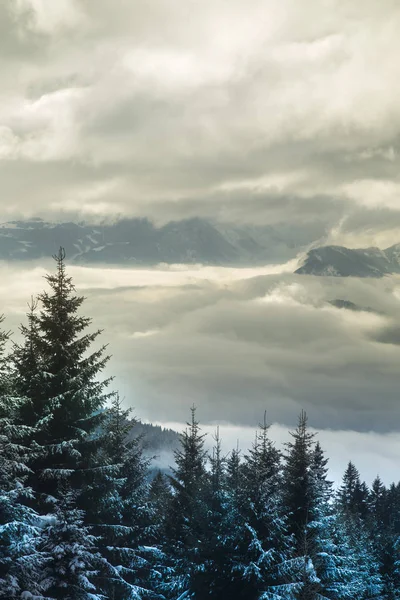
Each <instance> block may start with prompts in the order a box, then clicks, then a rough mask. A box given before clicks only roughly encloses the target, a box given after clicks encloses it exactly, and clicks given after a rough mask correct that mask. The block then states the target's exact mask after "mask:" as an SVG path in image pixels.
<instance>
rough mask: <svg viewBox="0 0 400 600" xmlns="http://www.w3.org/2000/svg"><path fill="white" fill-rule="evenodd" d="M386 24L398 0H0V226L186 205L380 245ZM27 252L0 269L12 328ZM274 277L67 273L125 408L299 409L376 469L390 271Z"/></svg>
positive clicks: (327, 238) (388, 127)
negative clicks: (370, 275)
mask: <svg viewBox="0 0 400 600" xmlns="http://www.w3.org/2000/svg"><path fill="white" fill-rule="evenodd" d="M399 30H400V5H399V3H398V1H397V0H381V1H380V2H376V1H375V0H363V1H362V2H361V0H353V1H352V2H348V0H302V2H298V0H251V1H250V2H243V0H214V1H213V2H209V3H205V2H201V1H200V0H186V1H185V2H182V1H181V0H135V2H132V0H117V1H115V2H110V1H109V0H57V2H49V1H46V0H6V1H4V2H1V3H0V72H1V78H0V184H1V199H0V221H3V222H5V221H9V220H11V219H16V218H29V217H42V218H45V219H50V220H56V221H63V220H64V221H65V220H67V219H68V220H69V219H72V220H85V221H88V222H102V221H103V220H110V219H111V220H114V219H117V218H122V217H127V216H141V217H148V218H150V219H152V220H153V221H154V222H155V223H157V224H162V223H165V222H168V221H169V220H172V219H177V220H179V219H184V218H187V217H191V216H199V217H204V218H208V219H211V220H216V221H219V222H224V223H238V224H247V223H251V224H266V225H271V226H278V225H279V226H282V224H284V225H285V226H287V227H289V228H290V227H292V228H293V230H295V229H296V228H299V227H300V228H301V230H302V231H303V232H304V231H309V239H310V241H313V239H314V238H313V236H314V237H315V235H316V233H315V232H318V240H319V241H321V240H322V241H323V243H332V244H343V245H345V246H348V247H367V246H371V245H374V246H379V247H381V248H386V247H388V246H390V245H392V244H395V243H399V242H400V200H399V197H398V196H399V190H400V179H399V173H400V168H399V167H400V164H399V163H400V157H399V149H400V142H399V140H400V103H399V101H398V98H399V96H400V61H399V60H398V56H399V53H400V38H399V36H398V31H399ZM306 237H307V236H306ZM318 240H314V241H315V242H317V241H318ZM46 266H48V265H38V264H36V265H19V266H16V265H13V264H5V263H1V264H0V275H1V280H0V301H1V303H2V306H3V309H2V312H4V313H5V315H6V317H7V322H8V323H9V325H10V328H11V329H12V331H14V332H15V335H16V336H18V323H19V322H20V321H21V320H22V319H23V318H24V312H25V311H26V301H27V299H29V297H30V295H31V294H32V293H37V292H38V291H40V290H41V289H42V288H43V279H42V276H43V274H44V269H45V268H46ZM293 271H294V262H290V263H287V264H282V265H275V266H272V265H266V266H265V267H262V268H258V269H250V268H249V269H247V270H244V269H238V268H234V267H232V268H229V269H222V268H213V267H203V266H201V265H199V266H195V267H193V266H191V267H188V266H184V265H181V266H175V267H170V268H166V267H163V268H161V267H160V268H154V269H147V270H146V269H144V270H143V269H142V270H140V271H138V270H134V269H127V268H122V266H121V268H120V269H117V268H114V269H109V270H105V269H102V270H101V269H94V268H93V269H90V268H83V267H76V266H75V267H71V272H72V274H73V276H74V279H76V283H77V287H78V289H79V291H81V292H82V293H84V294H85V295H86V296H87V301H86V304H85V308H86V311H87V314H89V315H90V316H93V318H94V322H95V324H96V325H98V326H100V327H102V328H104V334H103V336H104V338H105V341H106V342H107V343H109V344H110V351H111V353H112V354H113V358H112V361H110V371H112V373H113V374H115V375H116V381H117V382H118V387H119V388H120V389H121V392H122V394H123V395H124V397H125V398H126V402H127V403H128V404H130V405H132V406H134V407H135V410H136V411H137V413H138V415H139V416H140V417H142V418H144V419H148V420H153V421H158V422H160V421H161V422H183V421H185V419H186V417H187V414H186V413H187V411H188V407H189V406H190V405H191V404H192V403H193V402H195V403H196V404H197V405H198V406H199V411H200V415H199V416H200V417H201V418H202V419H203V421H204V423H205V424H207V426H212V424H213V422H214V421H215V422H216V421H219V422H228V423H230V424H231V425H232V426H233V427H242V428H244V429H243V430H244V431H248V429H247V428H251V427H252V426H254V425H256V424H257V423H258V422H259V421H260V418H261V417H262V415H263V412H264V409H265V408H266V409H267V411H268V415H269V419H270V421H271V422H273V423H277V424H280V425H281V426H282V427H286V426H293V425H294V424H295V421H296V415H297V414H298V413H299V411H300V410H301V409H302V408H304V409H306V410H307V411H308V413H309V415H310V421H311V423H312V425H313V426H315V427H316V428H319V429H321V430H322V431H324V432H325V434H324V435H325V438H326V439H327V440H328V439H330V438H329V435H330V434H329V432H333V433H332V435H337V436H338V435H339V434H340V432H348V434H347V433H346V434H340V435H341V438H340V439H342V440H347V441H346V443H344V442H343V443H344V446H343V451H342V454H341V455H342V456H343V462H344V460H345V457H347V456H348V458H351V455H350V454H351V449H352V447H355V445H356V446H357V452H358V453H359V455H360V456H364V459H363V464H364V465H365V468H366V469H367V467H368V464H370V463H371V461H370V458H369V457H370V448H371V444H372V442H371V439H372V438H371V437H370V436H375V437H373V439H374V440H375V442H374V443H373V444H372V447H373V448H374V456H375V457H376V461H375V462H376V465H378V464H379V462H382V461H383V462H384V461H386V462H385V464H387V465H389V466H387V470H389V469H391V468H392V463H391V462H390V461H391V460H392V459H391V458H390V461H389V463H390V464H389V463H387V460H389V459H388V458H387V457H388V456H390V457H392V456H393V454H394V452H395V449H397V445H396V444H398V440H397V437H396V436H397V433H398V432H400V403H399V388H400V386H399V368H398V366H399V364H400V351H399V348H400V314H399V301H400V279H399V278H397V277H390V278H384V279H382V280H379V281H378V280H358V279H348V280H343V279H340V278H339V279H337V280H332V279H331V278H315V277H306V276H302V277H301V276H296V275H293ZM336 299H345V300H349V301H351V302H354V303H355V304H356V305H357V306H359V307H361V309H363V310H359V311H349V310H344V309H339V308H336V307H335V306H333V305H332V304H331V301H332V300H336ZM246 435H247V434H246ZM351 435H353V437H351ZM349 436H350V437H349ZM393 436H394V437H393ZM325 438H324V439H325ZM335 439H339V438H338V437H337V438H335ZM349 440H350V441H349ZM351 440H353V441H351ZM376 440H378V441H376ZM394 440H396V441H394ZM352 444H353V446H352ZM335 447H336V448H338V447H340V444H339V443H338V444H336V446H335ZM353 449H354V448H353ZM362 449H364V450H362ZM340 464H341V463H340ZM376 465H375V463H374V464H372V466H371V467H370V469H371V473H372V471H377V470H379V469H378V468H377V469H375V466H376ZM368 475H370V472H369V471H368ZM397 478H398V479H400V470H399V473H398V476H397Z"/></svg>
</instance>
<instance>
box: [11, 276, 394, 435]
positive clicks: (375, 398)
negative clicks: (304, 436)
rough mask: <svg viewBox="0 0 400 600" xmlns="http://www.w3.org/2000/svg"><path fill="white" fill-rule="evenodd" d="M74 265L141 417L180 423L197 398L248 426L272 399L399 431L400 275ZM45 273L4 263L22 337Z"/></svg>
mask: <svg viewBox="0 0 400 600" xmlns="http://www.w3.org/2000/svg"><path fill="white" fill-rule="evenodd" d="M45 266H46V265H45ZM70 272H71V273H72V275H73V277H74V281H75V283H76V285H77V287H78V290H79V292H81V293H83V294H84V295H85V296H87V301H86V303H85V309H84V312H85V314H87V315H90V316H92V317H93V318H94V324H93V325H94V327H96V328H97V327H100V328H102V329H104V334H103V336H102V341H103V342H105V343H109V349H110V352H111V353H112V354H113V359H112V361H111V362H110V364H109V366H108V374H110V375H116V387H117V388H118V389H120V391H121V394H122V395H123V396H125V397H126V400H127V402H128V403H129V404H130V405H132V406H135V408H136V410H137V412H138V414H139V415H140V416H141V417H142V418H148V419H151V420H154V419H156V420H164V421H166V420H176V421H182V420H185V418H186V413H187V410H188V407H189V406H191V404H192V403H193V402H194V403H196V404H197V405H198V406H199V408H201V413H202V420H203V422H205V423H207V422H211V421H215V420H217V421H227V420H228V421H230V422H231V423H233V424H237V425H241V426H244V425H248V426H250V425H253V424H254V423H255V422H258V421H259V419H260V415H262V414H263V413H264V410H265V409H267V411H268V414H269V418H270V420H271V421H273V422H278V423H283V424H285V425H286V426H293V424H294V423H295V421H296V418H297V415H298V413H299V412H300V410H301V409H302V408H304V409H306V410H307V411H308V412H309V414H310V418H311V419H312V422H313V424H314V425H315V426H316V427H317V428H324V429H326V428H331V429H353V430H358V431H360V432H366V431H369V430H374V431H376V432H384V431H393V430H397V426H396V423H398V422H399V420H400V410H399V404H398V364H399V360H400V345H399V340H398V338H399V336H398V329H399V326H400V325H399V312H398V302H399V294H400V280H399V278H397V277H392V278H384V279H382V280H356V279H344V280H342V279H332V278H326V279H325V278H313V277H307V276H297V275H293V274H291V273H288V272H287V265H283V266H281V267H278V266H274V267H271V268H259V269H224V268H210V267H201V266H197V267H187V268H186V269H185V268H184V267H182V266H180V267H179V268H174V267H170V268H164V269H163V268H161V269H153V270H146V269H138V270H135V269H120V270H118V269H116V270H112V269H91V268H84V267H73V268H71V269H70ZM43 274H44V269H43V268H42V267H39V266H36V267H33V268H30V267H29V268H27V267H26V266H24V265H21V266H20V267H19V268H15V267H13V268H12V269H11V268H10V266H9V265H3V266H2V267H1V281H2V285H1V286H0V305H1V306H2V311H3V312H5V314H6V316H7V327H9V328H10V329H12V330H13V331H14V332H15V334H16V335H17V336H18V324H19V323H20V322H21V320H23V318H24V313H25V312H26V308H27V307H26V302H27V300H29V298H30V296H31V294H32V293H34V294H35V293H37V292H39V291H41V289H43V287H44V285H45V282H44V281H43ZM336 299H340V300H347V301H349V302H353V303H354V304H356V305H357V306H358V307H360V309H361V310H359V311H353V310H347V309H344V308H337V307H335V306H332V304H331V302H332V300H336ZM363 308H365V309H367V310H362V309H363Z"/></svg>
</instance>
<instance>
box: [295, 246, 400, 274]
mask: <svg viewBox="0 0 400 600" xmlns="http://www.w3.org/2000/svg"><path fill="white" fill-rule="evenodd" d="M295 273H297V274H299V275H316V276H331V277H372V278H374V277H375V278H380V277H384V276H385V275H393V274H400V244H394V245H393V246H390V247H389V248H386V249H384V250H382V249H380V248H377V247H370V248H354V249H352V248H346V247H344V246H334V245H330V246H321V247H319V248H312V249H311V250H309V251H308V252H307V254H306V256H305V258H304V261H303V265H302V266H301V267H300V268H299V269H297V270H296V271H295Z"/></svg>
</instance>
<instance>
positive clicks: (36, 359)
mask: <svg viewBox="0 0 400 600" xmlns="http://www.w3.org/2000/svg"><path fill="white" fill-rule="evenodd" d="M64 260H65V253H64V251H63V250H62V249H60V251H59V253H58V255H57V256H56V257H55V261H56V273H55V274H54V275H47V276H46V279H47V282H48V284H49V286H50V292H47V291H44V292H43V293H41V294H40V295H39V296H38V301H39V303H40V306H41V310H40V311H39V313H37V311H36V306H35V305H31V311H30V313H29V317H28V327H26V328H22V333H23V334H24V335H25V342H24V344H23V345H21V346H18V347H17V349H16V352H15V367H16V370H17V373H18V376H17V390H18V392H19V393H20V394H21V395H23V396H25V397H26V398H27V400H28V402H29V409H28V410H26V407H25V410H23V411H21V419H23V421H22V424H24V425H27V426H31V427H34V428H35V429H36V433H35V439H34V442H35V444H37V445H38V446H40V447H41V450H42V451H41V452H37V453H36V458H35V460H34V461H33V462H32V464H31V468H32V470H33V471H34V481H35V486H36V490H35V491H36V492H37V493H38V499H39V501H40V504H42V505H43V506H45V507H46V510H54V509H55V503H56V502H57V500H58V499H59V498H60V489H63V488H64V486H65V485H66V484H68V485H70V486H71V487H72V488H74V489H79V488H80V487H81V486H83V479H84V478H85V477H87V476H88V471H87V469H88V468H89V467H90V466H92V457H93V456H94V454H95V449H96V440H95V438H96V433H97V432H98V430H99V426H100V424H101V422H102V420H103V413H102V409H103V406H104V404H105V402H106V400H107V399H108V397H109V396H110V394H106V393H105V392H104V390H105V388H106V387H107V385H108V383H109V380H105V381H99V380H98V379H97V376H98V374H99V373H100V372H101V370H102V369H103V368H104V367H105V365H106V363H107V361H108V359H109V357H108V356H104V351H105V347H104V346H103V347H101V348H99V349H98V350H96V351H95V352H93V353H92V354H89V349H90V346H91V345H92V343H93V342H94V341H95V340H96V338H97V336H98V335H99V334H100V331H95V332H93V333H84V332H85V330H86V328H87V327H88V326H89V325H90V323H91V320H90V319H89V318H86V317H81V316H79V315H78V310H79V309H80V307H81V305H82V303H83V301H84V298H83V297H80V296H76V295H75V293H74V292H75V288H74V285H73V283H72V279H71V277H69V276H68V275H67V274H66V269H65V262H64ZM52 507H53V508H52Z"/></svg>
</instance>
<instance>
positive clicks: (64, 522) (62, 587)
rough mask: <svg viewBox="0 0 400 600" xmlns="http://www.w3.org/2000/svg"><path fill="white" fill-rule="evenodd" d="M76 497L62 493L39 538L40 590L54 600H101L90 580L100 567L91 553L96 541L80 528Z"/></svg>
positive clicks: (100, 562)
mask: <svg viewBox="0 0 400 600" xmlns="http://www.w3.org/2000/svg"><path fill="white" fill-rule="evenodd" d="M76 506H77V502H76V494H75V492H73V491H70V490H68V489H67V488H66V489H65V490H64V494H63V498H62V500H61V501H60V502H59V503H57V505H56V510H55V514H54V515H53V517H52V519H51V521H50V522H49V524H48V526H47V527H46V529H45V530H44V532H43V533H42V536H41V542H40V551H41V553H42V555H43V556H44V557H45V566H44V568H43V570H42V576H41V579H40V587H41V589H42V590H43V593H44V594H45V596H46V600H47V598H50V599H52V600H53V599H54V600H102V599H103V598H104V597H103V596H102V595H100V594H97V590H96V586H95V584H94V583H93V580H95V579H96V577H97V575H98V573H99V571H101V570H102V569H103V568H104V566H105V565H104V560H103V559H102V557H101V556H100V554H99V553H98V552H96V550H95V543H96V539H95V538H94V536H93V535H91V534H90V532H89V529H88V528H87V527H85V526H84V523H83V521H84V514H83V511H80V510H79V509H77V508H76Z"/></svg>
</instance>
